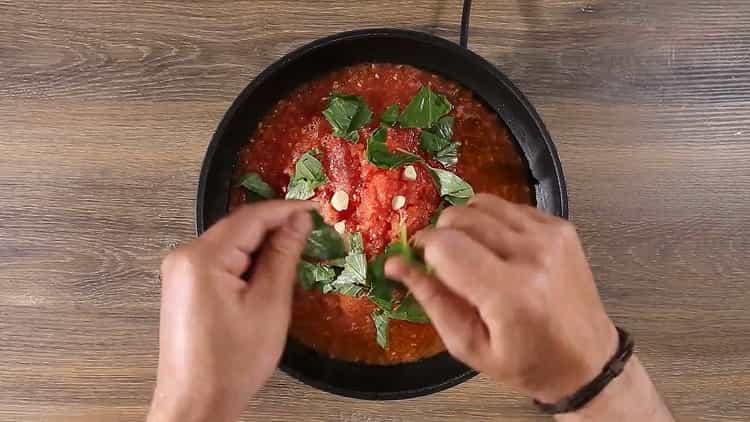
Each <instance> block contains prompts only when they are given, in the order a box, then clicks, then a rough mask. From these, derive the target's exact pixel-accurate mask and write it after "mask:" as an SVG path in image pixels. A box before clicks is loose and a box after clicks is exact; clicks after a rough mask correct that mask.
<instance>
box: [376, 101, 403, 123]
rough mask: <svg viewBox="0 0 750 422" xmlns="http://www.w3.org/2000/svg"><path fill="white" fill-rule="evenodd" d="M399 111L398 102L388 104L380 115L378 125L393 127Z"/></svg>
mask: <svg viewBox="0 0 750 422" xmlns="http://www.w3.org/2000/svg"><path fill="white" fill-rule="evenodd" d="M399 114H401V111H400V110H399V108H398V104H391V105H389V106H388V107H387V108H386V109H385V110H384V111H383V114H381V115H380V126H382V127H393V126H395V125H396V123H397V122H398V116H399Z"/></svg>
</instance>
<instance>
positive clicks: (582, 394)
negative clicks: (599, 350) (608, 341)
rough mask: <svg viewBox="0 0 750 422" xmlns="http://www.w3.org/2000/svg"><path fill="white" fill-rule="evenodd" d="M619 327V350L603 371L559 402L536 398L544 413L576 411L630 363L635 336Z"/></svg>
mask: <svg viewBox="0 0 750 422" xmlns="http://www.w3.org/2000/svg"><path fill="white" fill-rule="evenodd" d="M616 328H617V335H618V338H619V342H618V345H617V352H616V353H615V355H614V356H612V358H611V359H610V360H609V361H608V362H607V364H606V365H604V368H603V369H602V372H601V373H600V374H599V375H597V376H596V378H594V379H593V380H592V381H591V382H589V383H588V384H586V385H584V386H583V387H582V388H581V389H580V390H578V391H576V392H575V393H573V394H572V395H570V396H567V397H564V398H563V399H562V400H560V401H558V402H557V403H542V402H540V401H538V400H534V404H535V405H536V406H537V407H538V408H539V410H541V411H542V412H544V413H547V414H550V415H552V414H557V413H569V412H575V411H576V410H578V409H580V408H582V407H583V406H585V405H586V404H588V402H590V401H591V400H592V399H593V398H594V397H596V396H597V395H598V394H599V393H600V392H601V391H602V390H604V387H606V386H607V385H608V384H609V383H610V381H612V380H613V379H615V377H617V376H618V375H620V373H621V372H622V370H623V369H625V364H626V363H628V360H629V359H630V356H632V355H633V348H634V347H635V341H634V340H633V337H632V336H631V335H630V333H628V332H627V331H625V330H623V329H622V328H620V327H616Z"/></svg>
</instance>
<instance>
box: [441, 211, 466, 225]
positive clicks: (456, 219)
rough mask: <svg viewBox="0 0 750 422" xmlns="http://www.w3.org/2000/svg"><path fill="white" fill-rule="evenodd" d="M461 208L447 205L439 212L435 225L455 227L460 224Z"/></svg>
mask: <svg viewBox="0 0 750 422" xmlns="http://www.w3.org/2000/svg"><path fill="white" fill-rule="evenodd" d="M462 211H463V210H462V209H461V208H460V207H448V208H446V209H445V210H443V212H442V213H441V214H440V218H438V221H437V227H456V226H457V225H458V224H460V221H461V216H462V214H463V213H462Z"/></svg>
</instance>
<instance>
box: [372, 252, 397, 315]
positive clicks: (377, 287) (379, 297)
mask: <svg viewBox="0 0 750 422" xmlns="http://www.w3.org/2000/svg"><path fill="white" fill-rule="evenodd" d="M386 259H388V257H387V256H386V255H385V254H380V255H378V256H376V257H375V259H373V260H372V261H371V262H370V264H369V265H368V266H367V283H368V284H369V285H370V291H369V293H368V294H367V297H368V299H370V302H372V303H374V304H376V305H378V307H379V308H380V309H383V310H385V311H389V312H390V310H391V306H392V303H393V289H392V283H391V282H390V280H388V279H387V278H386V276H385V269H384V268H385V261H386Z"/></svg>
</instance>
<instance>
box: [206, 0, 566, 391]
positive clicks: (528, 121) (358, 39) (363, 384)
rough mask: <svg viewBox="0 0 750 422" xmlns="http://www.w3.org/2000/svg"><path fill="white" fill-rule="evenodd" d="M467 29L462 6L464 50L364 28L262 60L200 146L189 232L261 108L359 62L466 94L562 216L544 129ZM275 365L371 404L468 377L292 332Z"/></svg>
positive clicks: (561, 194)
mask: <svg viewBox="0 0 750 422" xmlns="http://www.w3.org/2000/svg"><path fill="white" fill-rule="evenodd" d="M467 25H468V2H467V4H465V7H464V18H463V22H462V31H461V44H462V46H463V47H461V46H459V45H456V44H454V43H452V42H450V41H447V40H444V39H442V38H438V37H435V36H433V35H429V34H425V33H421V32H414V31H405V30H400V29H367V30H361V31H352V32H344V33H340V34H336V35H333V36H330V37H327V38H323V39H319V40H316V41H313V42H311V43H310V44H307V45H305V46H304V47H301V48H299V49H297V50H295V51H293V52H291V53H289V54H287V55H286V56H284V57H282V58H281V59H279V60H278V61H276V62H275V63H274V64H272V65H271V66H269V67H268V68H267V69H266V70H264V71H263V72H262V73H261V74H260V75H258V76H257V77H256V78H255V80H253V81H252V82H251V83H250V85H248V86H247V87H246V88H245V89H244V90H243V91H242V93H240V95H239V96H238V97H237V99H236V100H235V101H234V103H232V106H231V107H230V108H229V110H228V111H227V113H226V114H225V115H224V118H223V119H222V121H221V123H220V124H219V127H218V129H217V130H216V133H215V134H214V137H213V139H211V143H210V144H209V146H208V151H207V152H206V157H205V159H204V161H203V168H202V169H201V174H200V180H199V182H198V198H197V204H196V207H197V209H196V219H197V221H196V226H197V227H196V228H197V232H198V234H199V235H200V234H201V233H203V232H204V231H205V230H206V229H207V228H208V227H209V226H211V225H212V224H213V223H215V222H216V221H217V220H218V219H220V218H221V217H223V216H224V215H226V214H227V207H228V199H229V190H230V181H231V180H232V175H233V171H234V166H235V163H236V161H237V153H238V151H239V150H240V148H241V147H242V146H244V145H245V144H246V143H247V141H248V139H250V135H251V134H252V132H253V130H254V129H255V126H256V125H257V123H258V121H259V120H260V119H261V118H262V117H263V116H264V115H265V113H266V112H267V111H269V110H270V109H271V108H272V106H273V105H274V104H275V103H276V102H277V101H279V100H280V99H282V98H284V97H285V96H286V95H287V94H288V93H289V92H290V91H291V90H293V89H294V88H295V87H297V86H298V85H300V84H302V83H304V82H307V81H310V80H311V79H314V78H316V77H318V76H320V75H322V74H325V73H327V72H330V71H332V70H334V69H336V68H340V67H342V66H347V65H351V64H354V63H359V62H389V63H402V64H409V65H413V66H416V67H419V68H422V69H425V70H427V71H430V72H433V73H437V74H440V75H442V76H444V77H446V78H448V79H450V80H453V81H455V82H458V83H460V84H462V85H463V86H465V87H466V88H468V89H470V90H472V91H473V92H474V93H475V94H476V95H477V97H478V98H479V99H481V100H482V101H483V102H484V103H485V104H486V105H487V106H489V107H490V108H491V109H492V110H495V111H496V112H497V114H498V116H499V117H500V118H501V119H502V120H503V121H504V122H505V124H506V125H507V126H508V128H509V129H510V132H511V133H512V135H513V138H514V142H515V143H516V144H517V147H518V150H519V152H520V153H521V154H522V155H523V157H524V158H525V159H526V161H527V163H528V166H529V169H530V172H531V174H530V183H531V184H532V185H533V187H534V189H533V195H534V198H535V200H536V205H537V207H539V208H542V209H544V210H545V211H547V212H548V213H550V214H554V215H557V216H560V217H564V218H567V217H568V199H567V194H566V191H565V181H564V178H563V173H562V167H561V165H560V160H559V158H558V157H557V152H556V151H555V147H554V145H553V144H552V140H551V139H550V136H549V133H547V130H546V129H545V127H544V124H543V123H542V121H541V119H540V118H539V115H537V113H536V111H535V110H534V108H533V107H532V106H531V104H530V103H529V101H528V100H527V99H526V98H525V97H524V96H523V94H521V92H520V91H519V90H518V89H516V87H514V86H513V84H512V83H511V82H510V80H508V78H507V77H505V75H503V74H502V73H501V72H500V71H499V70H498V69H497V68H495V67H494V66H493V65H492V64H490V63H488V62H487V61H486V60H484V59H483V58H481V57H479V56H478V55H476V54H474V53H472V52H471V51H469V50H467V49H466V48H465V46H466V36H467V31H466V30H467ZM280 366H281V369H283V370H284V371H286V372H287V373H289V374H291V375H292V376H294V377H296V378H298V379H300V380H302V381H303V382H305V383H307V384H309V385H311V386H313V387H316V388H319V389H322V390H325V391H329V392H332V393H336V394H340V395H343V396H348V397H355V398H361V399H370V400H390V399H404V398H410V397H416V396H422V395H426V394H431V393H434V392H436V391H440V390H443V389H446V388H448V387H451V386H454V385H456V384H459V383H461V382H463V381H465V380H467V379H469V378H471V377H473V376H474V375H475V374H476V373H475V372H474V371H473V370H471V369H470V368H468V367H466V366H464V365H463V364H461V363H460V362H458V361H456V360H455V359H453V358H452V357H451V356H450V355H449V354H448V353H441V354H439V355H437V356H435V357H432V358H428V359H423V360H420V361H417V362H413V363H406V364H399V365H393V366H376V365H365V364H359V363H351V362H345V361H341V360H337V359H332V358H329V357H327V356H323V355H321V354H319V353H317V352H315V351H314V350H312V349H309V348H307V347H305V346H303V345H302V344H300V343H298V342H297V341H295V340H294V339H291V338H289V339H288V341H287V345H286V348H285V350H284V355H283V357H282V359H281V365H280Z"/></svg>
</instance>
